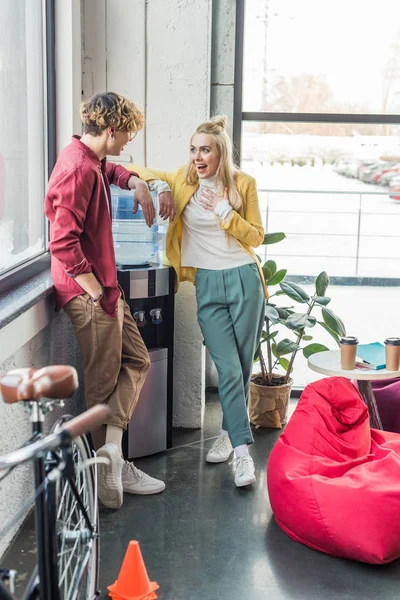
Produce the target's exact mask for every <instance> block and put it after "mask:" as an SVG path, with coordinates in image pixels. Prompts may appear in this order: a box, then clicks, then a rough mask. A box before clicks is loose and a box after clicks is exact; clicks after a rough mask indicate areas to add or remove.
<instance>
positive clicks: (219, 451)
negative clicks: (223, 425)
mask: <svg viewBox="0 0 400 600" xmlns="http://www.w3.org/2000/svg"><path fill="white" fill-rule="evenodd" d="M232 452H233V448H232V444H231V441H230V439H229V437H228V436H227V435H219V436H218V437H217V439H216V440H215V442H214V443H213V445H212V446H211V448H210V450H209V451H208V453H207V456H206V461H207V462H209V463H220V462H225V461H226V460H228V458H229V457H230V455H231V454H232Z"/></svg>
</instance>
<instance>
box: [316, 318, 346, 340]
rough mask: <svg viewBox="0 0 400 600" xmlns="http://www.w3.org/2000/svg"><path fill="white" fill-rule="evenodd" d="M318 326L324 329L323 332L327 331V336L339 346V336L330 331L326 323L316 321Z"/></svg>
mask: <svg viewBox="0 0 400 600" xmlns="http://www.w3.org/2000/svg"><path fill="white" fill-rule="evenodd" d="M317 322H318V324H319V325H321V327H323V328H324V329H325V331H327V332H328V333H329V335H331V336H332V337H333V339H334V340H335V342H336V343H337V345H338V346H339V337H340V336H339V335H338V334H337V333H335V331H332V329H330V328H329V327H328V325H327V324H326V323H324V322H323V321H317Z"/></svg>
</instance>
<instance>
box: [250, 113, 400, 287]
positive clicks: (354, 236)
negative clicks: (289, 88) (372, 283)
mask: <svg viewBox="0 0 400 600" xmlns="http://www.w3.org/2000/svg"><path fill="white" fill-rule="evenodd" d="M346 127H347V126H345V125H340V124H339V125H337V124H332V125H324V124H322V125H321V124H307V123H305V124H304V125H301V126H300V124H299V128H296V127H293V124H289V123H271V124H269V123H244V124H243V133H242V157H243V158H242V168H243V170H244V171H245V172H247V173H250V174H252V175H253V176H254V177H255V178H256V180H257V185H258V189H259V198H260V207H261V211H262V214H263V218H264V219H265V227H266V230H267V231H270V232H271V231H284V232H285V233H286V236H287V238H286V240H284V242H281V243H280V244H277V245H276V246H275V245H274V246H262V247H261V248H259V249H258V251H257V252H258V254H259V255H260V256H261V257H262V258H264V257H267V256H268V258H273V259H275V258H276V260H277V261H278V262H279V264H280V263H282V261H283V262H284V265H283V267H284V268H287V269H288V270H289V273H291V274H296V275H316V274H318V273H319V272H320V271H322V270H326V271H328V273H329V275H335V276H339V277H340V276H342V277H357V276H364V277H385V278H395V279H396V278H400V135H396V134H397V133H399V132H398V129H397V128H396V127H394V126H393V127H388V126H377V125H360V126H357V127H356V128H355V129H353V132H352V133H353V135H346V133H347V129H346ZM302 129H304V131H303V132H302ZM297 131H299V133H297ZM307 131H309V133H308V134H307V133H305V132H307ZM374 131H375V132H376V135H373V132H374ZM282 132H285V133H282ZM397 189H398V190H399V191H397V192H396V190H397ZM396 197H398V198H399V199H396Z"/></svg>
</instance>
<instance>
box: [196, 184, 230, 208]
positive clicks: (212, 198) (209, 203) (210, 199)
mask: <svg viewBox="0 0 400 600" xmlns="http://www.w3.org/2000/svg"><path fill="white" fill-rule="evenodd" d="M223 200H228V201H229V198H228V188H225V189H224V195H223V196H219V195H218V194H216V193H215V192H213V191H212V190H210V189H209V188H203V189H202V191H201V194H200V204H201V205H202V207H203V208H205V209H206V210H210V211H212V212H214V210H215V207H216V206H217V204H218V203H219V202H221V201H223Z"/></svg>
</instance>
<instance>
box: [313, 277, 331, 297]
mask: <svg viewBox="0 0 400 600" xmlns="http://www.w3.org/2000/svg"><path fill="white" fill-rule="evenodd" d="M328 285H329V277H328V273H327V272H326V271H322V273H320V274H319V275H318V277H317V279H316V280H315V293H316V295H317V296H325V292H326V290H327V288H328Z"/></svg>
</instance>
